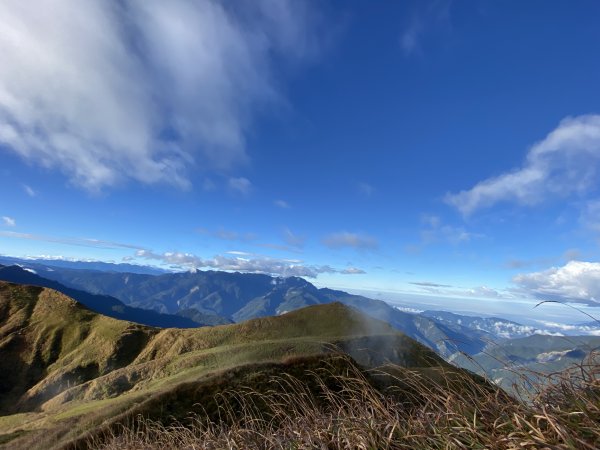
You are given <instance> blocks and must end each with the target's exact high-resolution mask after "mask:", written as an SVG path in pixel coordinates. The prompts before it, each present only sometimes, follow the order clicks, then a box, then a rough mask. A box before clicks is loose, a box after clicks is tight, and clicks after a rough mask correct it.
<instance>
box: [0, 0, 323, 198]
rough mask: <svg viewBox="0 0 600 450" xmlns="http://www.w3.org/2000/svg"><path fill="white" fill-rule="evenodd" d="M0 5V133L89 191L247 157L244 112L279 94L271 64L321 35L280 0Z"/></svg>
mask: <svg viewBox="0 0 600 450" xmlns="http://www.w3.org/2000/svg"><path fill="white" fill-rule="evenodd" d="M0 16H1V17H2V18H3V20H2V21H1V23H0V54H1V55H2V71H0V144H2V146H3V147H5V148H7V149H9V150H10V151H12V152H15V153H17V154H18V155H20V156H21V157H22V158H23V159H25V160H27V161H30V162H33V163H36V164H40V165H42V166H44V167H50V168H58V169H59V170H61V171H63V172H64V173H65V174H66V175H67V176H68V177H69V178H70V179H71V180H72V182H74V183H75V184H77V185H79V186H82V187H84V188H86V189H89V190H92V191H93V190H98V189H101V188H103V187H106V186H112V185H115V184H116V183H118V182H121V181H123V180H126V179H131V180H134V181H137V182H141V183H147V184H148V183H156V182H165V183H170V184H173V185H177V186H181V187H187V186H189V185H190V180H189V176H190V173H191V172H192V170H191V169H192V168H194V169H200V170H208V169H218V170H226V169H231V168H232V167H234V166H235V165H236V164H238V163H241V162H243V161H245V160H246V159H247V155H246V152H245V148H244V140H245V133H246V131H247V129H248V128H249V126H250V125H251V122H252V117H253V115H254V113H255V112H256V111H257V110H258V109H261V110H263V109H264V107H265V106H267V105H277V104H279V103H282V102H281V98H280V95H279V94H278V92H277V89H276V87H275V86H276V85H277V84H278V81H277V80H276V78H277V74H276V71H275V67H279V66H280V65H281V63H286V62H290V63H292V64H293V65H297V64H298V63H302V62H304V61H306V60H308V59H310V58H312V57H313V55H315V54H316V53H318V47H319V45H318V36H320V34H321V33H320V32H319V30H318V25H317V23H318V20H316V19H315V18H316V17H317V15H316V14H315V13H314V12H313V11H312V10H311V8H310V5H307V4H306V3H304V2H295V1H291V0H280V1H271V0H256V1H252V2H241V3H240V4H238V5H236V7H235V8H233V7H228V5H227V4H226V3H223V2H215V1H210V0H197V1H191V0H173V1H169V2H164V1H161V0H144V1H141V0H126V1H121V2H112V1H104V0H89V1H86V2H83V3H82V2H79V1H77V0H48V1H44V2H40V3H37V4H36V5H35V6H32V5H27V4H25V3H24V2H22V1H20V0H5V1H2V2H0ZM196 171H197V170H196Z"/></svg>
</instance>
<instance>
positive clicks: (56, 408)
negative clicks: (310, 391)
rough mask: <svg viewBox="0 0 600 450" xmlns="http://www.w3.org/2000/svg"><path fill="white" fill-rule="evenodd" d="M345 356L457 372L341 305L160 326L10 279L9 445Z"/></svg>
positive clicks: (0, 424) (4, 424) (0, 382)
mask: <svg viewBox="0 0 600 450" xmlns="http://www.w3.org/2000/svg"><path fill="white" fill-rule="evenodd" d="M340 351H341V352H345V353H347V354H349V355H350V356H351V357H352V358H354V359H355V360H356V361H358V362H359V363H360V364H362V365H364V366H374V365H379V364H382V363H385V362H393V363H396V364H399V365H402V366H406V367H419V368H421V367H422V368H432V367H433V368H437V367H448V365H447V364H446V363H444V362H443V361H442V360H441V359H440V358H439V357H438V356H437V355H435V353H434V352H432V351H431V350H429V349H428V348H426V347H425V346H423V345H421V344H419V343H417V342H416V341H414V340H413V339H411V338H409V337H407V336H405V335H403V334H401V333H399V332H398V331H396V330H395V329H393V328H392V327H390V326H389V325H387V324H386V323H384V322H381V321H377V320H375V319H371V318H369V317H367V316H365V315H363V314H361V313H360V312H358V311H356V310H353V309H351V308H349V307H347V306H344V305H342V304H339V303H331V304H326V305H317V306H313V307H309V308H304V309H300V310H297V311H294V312H291V313H288V314H285V315H283V316H278V317H267V318H260V319H254V320H250V321H247V322H243V323H240V324H233V325H223V326H217V327H205V328H198V329H158V328H151V327H145V326H142V325H138V324H133V323H131V322H126V321H120V320H116V319H112V318H108V317H105V316H102V315H99V314H96V313H94V312H92V311H90V310H88V309H86V308H85V307H83V306H82V305H80V304H79V303H77V302H75V301H74V300H72V299H70V298H68V297H66V296H65V295H63V294H60V293H58V292H56V291H53V290H51V289H47V288H39V287H31V286H22V285H15V284H11V283H4V282H2V283H0V408H1V414H2V415H4V416H5V417H0V443H1V442H2V441H3V440H5V441H6V440H9V441H10V439H12V438H13V437H14V438H16V439H17V441H15V442H13V444H15V443H16V442H18V441H19V439H22V438H23V437H22V434H23V433H24V435H25V437H27V434H28V433H33V434H34V435H37V433H38V432H39V431H38V430H44V429H53V430H56V429H58V428H60V427H61V426H63V428H64V424H67V423H68V424H77V426H78V427H79V428H81V429H85V428H86V427H88V426H91V425H90V424H89V423H88V422H89V421H88V419H87V418H88V417H89V416H90V414H93V415H94V417H95V418H96V419H94V420H98V421H104V420H108V418H111V417H114V416H115V415H117V414H122V413H124V412H126V411H128V410H130V409H131V407H132V405H134V404H138V403H140V402H141V401H142V400H143V401H146V402H147V401H149V399H152V398H156V399H157V400H156V401H159V399H160V398H163V397H165V396H167V397H168V396H169V392H176V391H179V390H181V389H182V388H181V386H184V385H185V386H189V385H190V383H191V384H192V385H199V384H202V383H205V382H208V381H207V380H210V379H211V376H212V375H211V374H213V375H214V374H219V373H221V374H222V373H225V372H227V371H232V370H234V371H235V370H238V371H239V370H240V368H243V367H250V369H245V370H246V371H248V370H249V371H250V372H252V371H255V370H256V371H260V370H262V369H258V367H259V366H260V364H261V363H268V364H270V363H277V362H278V361H279V362H284V363H285V364H288V365H289V364H292V363H291V361H294V359H298V358H303V357H304V358H306V357H313V356H315V355H323V354H325V353H332V352H340ZM252 367H256V369H253V368H252ZM232 373H233V372H232ZM229 376H231V375H229ZM155 403H156V402H155ZM138 412H139V411H138ZM15 414H19V415H18V416H17V415H15ZM83 423H87V424H88V425H85V426H84V425H83ZM94 423H96V422H94ZM70 428H72V426H71V427H70ZM69 433H71V434H72V433H74V431H72V430H70V431H69ZM69 433H67V434H69ZM1 435H4V438H2V437H1ZM69 436H71V435H70V434H69ZM71 437H73V436H71ZM10 442H12V441H10ZM57 442H62V438H61V439H58V441H57Z"/></svg>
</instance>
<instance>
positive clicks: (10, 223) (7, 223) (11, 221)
mask: <svg viewBox="0 0 600 450" xmlns="http://www.w3.org/2000/svg"><path fill="white" fill-rule="evenodd" d="M2 223H3V224H4V225H5V226H7V227H14V226H16V225H17V221H16V220H15V219H14V218H12V217H8V216H2Z"/></svg>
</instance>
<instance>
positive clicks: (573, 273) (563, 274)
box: [513, 261, 600, 306]
mask: <svg viewBox="0 0 600 450" xmlns="http://www.w3.org/2000/svg"><path fill="white" fill-rule="evenodd" d="M513 282H514V283H515V284H516V285H517V292H520V293H524V294H528V295H530V296H533V297H536V298H540V299H544V300H549V299H550V300H563V301H570V302H581V303H586V304H589V305H592V306H600V263H597V262H585V261H569V262H568V263H567V264H565V265H564V266H560V267H551V268H549V269H547V270H543V271H539V272H531V273H524V274H519V275H516V276H515V277H513Z"/></svg>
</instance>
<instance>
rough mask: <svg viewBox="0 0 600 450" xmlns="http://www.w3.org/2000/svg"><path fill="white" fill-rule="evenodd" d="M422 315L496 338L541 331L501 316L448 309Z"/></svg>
mask: <svg viewBox="0 0 600 450" xmlns="http://www.w3.org/2000/svg"><path fill="white" fill-rule="evenodd" d="M420 314H421V315H422V316H425V317H429V318H430V319H435V320H438V321H440V322H443V323H445V324H448V325H449V326H456V325H458V326H461V327H466V328H469V329H471V330H473V331H482V332H484V333H487V334H489V335H492V336H494V338H496V339H513V338H520V337H526V336H531V335H533V334H536V333H541V330H540V329H538V328H535V327H532V326H529V325H522V324H520V323H517V322H513V321H511V320H506V319H501V318H499V317H476V316H465V315H461V314H455V313H451V312H448V311H423V312H422V313H420Z"/></svg>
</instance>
